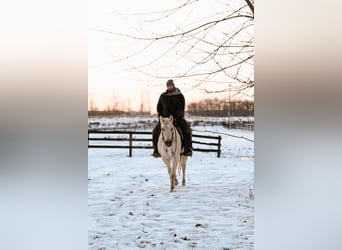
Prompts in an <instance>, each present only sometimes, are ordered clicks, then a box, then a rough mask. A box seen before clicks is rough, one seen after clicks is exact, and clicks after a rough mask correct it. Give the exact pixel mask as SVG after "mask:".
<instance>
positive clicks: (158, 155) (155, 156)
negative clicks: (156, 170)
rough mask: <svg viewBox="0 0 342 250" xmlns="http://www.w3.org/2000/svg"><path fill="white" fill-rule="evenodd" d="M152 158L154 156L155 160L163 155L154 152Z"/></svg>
mask: <svg viewBox="0 0 342 250" xmlns="http://www.w3.org/2000/svg"><path fill="white" fill-rule="evenodd" d="M151 156H153V157H154V158H159V157H160V156H161V155H160V154H159V152H153V153H152V154H151Z"/></svg>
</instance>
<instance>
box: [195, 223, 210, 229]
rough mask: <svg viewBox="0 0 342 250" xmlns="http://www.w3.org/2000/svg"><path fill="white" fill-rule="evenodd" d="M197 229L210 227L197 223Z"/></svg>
mask: <svg viewBox="0 0 342 250" xmlns="http://www.w3.org/2000/svg"><path fill="white" fill-rule="evenodd" d="M195 227H202V228H207V227H208V225H207V224H201V223H197V224H196V226H195Z"/></svg>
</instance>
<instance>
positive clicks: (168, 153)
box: [158, 116, 188, 192]
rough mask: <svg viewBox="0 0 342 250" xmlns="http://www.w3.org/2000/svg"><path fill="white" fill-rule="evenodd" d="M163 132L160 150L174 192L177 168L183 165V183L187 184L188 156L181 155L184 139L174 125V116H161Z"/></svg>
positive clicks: (160, 136)
mask: <svg viewBox="0 0 342 250" xmlns="http://www.w3.org/2000/svg"><path fill="white" fill-rule="evenodd" d="M159 121H160V126H161V132H160V135H159V138H158V151H159V153H160V155H161V157H162V160H163V162H164V163H165V165H166V167H167V171H168V173H169V176H170V192H173V191H174V189H175V186H176V185H177V184H178V180H177V178H176V170H177V168H178V167H179V168H180V167H181V168H182V170H183V171H182V172H183V180H182V185H185V169H186V160H187V158H188V157H187V156H185V155H181V153H182V151H183V148H182V139H181V136H180V134H179V132H178V130H177V129H176V127H175V126H174V125H173V117H172V116H170V117H161V116H160V118H159Z"/></svg>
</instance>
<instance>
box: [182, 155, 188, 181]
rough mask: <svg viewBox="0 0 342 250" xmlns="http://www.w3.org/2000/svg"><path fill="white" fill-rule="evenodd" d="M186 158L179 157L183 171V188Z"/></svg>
mask: <svg viewBox="0 0 342 250" xmlns="http://www.w3.org/2000/svg"><path fill="white" fill-rule="evenodd" d="M186 160H187V157H186V156H182V157H181V166H182V171H183V179H182V185H183V186H185V170H186Z"/></svg>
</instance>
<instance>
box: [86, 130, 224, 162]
mask: <svg viewBox="0 0 342 250" xmlns="http://www.w3.org/2000/svg"><path fill="white" fill-rule="evenodd" d="M95 134H100V135H101V134H105V135H114V136H115V137H108V136H102V137H92V136H91V135H95ZM118 135H128V137H124V138H122V137H118ZM133 135H150V137H149V138H137V137H136V136H133ZM192 138H202V139H206V140H210V142H208V141H199V140H192V144H193V147H194V148H193V150H194V151H199V152H216V153H217V157H220V156H221V140H222V137H221V136H209V135H199V134H192ZM212 140H215V141H217V142H215V143H214V142H212ZM91 141H97V142H99V141H101V142H128V143H127V144H126V145H118V144H113V143H110V144H92V143H90V142H91ZM133 142H146V143H147V142H149V143H150V144H144V145H133ZM196 144H199V145H207V146H214V147H216V148H199V147H195V146H194V145H196ZM88 148H118V149H125V148H126V149H128V150H129V151H128V156H129V157H132V151H133V149H153V146H152V133H151V132H147V131H117V130H97V129H92V130H88Z"/></svg>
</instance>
